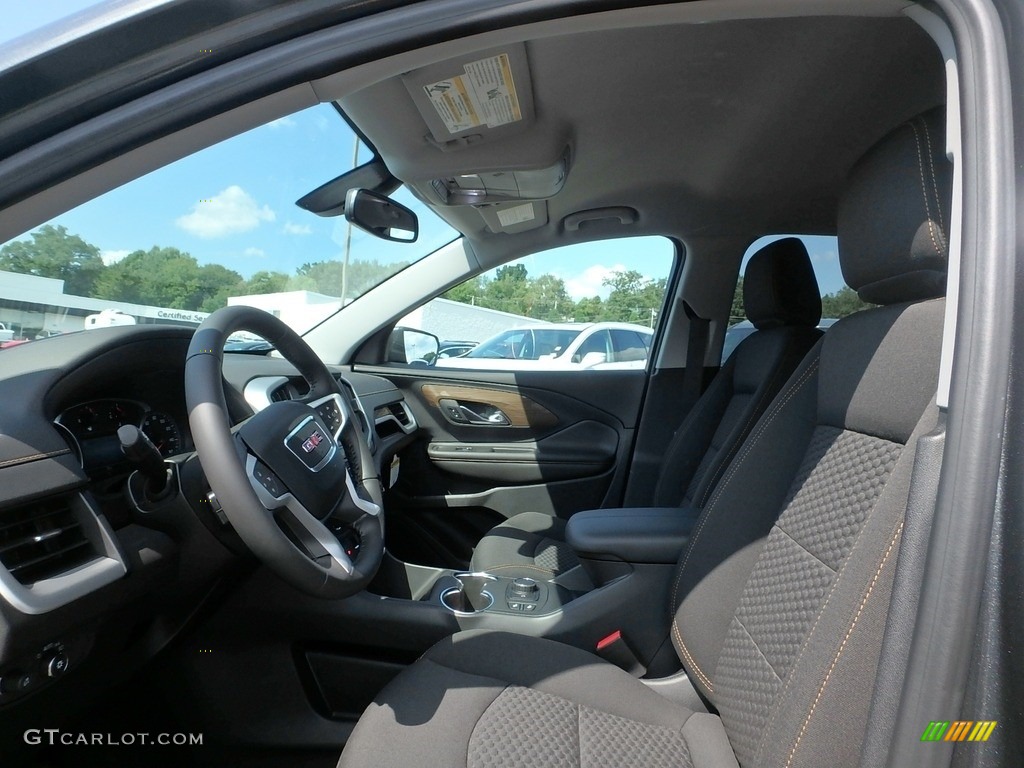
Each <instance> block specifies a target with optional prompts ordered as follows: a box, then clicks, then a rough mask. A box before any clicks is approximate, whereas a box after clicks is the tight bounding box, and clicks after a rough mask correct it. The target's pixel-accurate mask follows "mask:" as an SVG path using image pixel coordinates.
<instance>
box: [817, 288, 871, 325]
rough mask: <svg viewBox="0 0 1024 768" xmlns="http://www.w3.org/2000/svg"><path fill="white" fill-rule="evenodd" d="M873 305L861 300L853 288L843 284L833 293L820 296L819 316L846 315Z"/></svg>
mask: <svg viewBox="0 0 1024 768" xmlns="http://www.w3.org/2000/svg"><path fill="white" fill-rule="evenodd" d="M873 306H874V304H869V303H868V302H866V301H863V300H862V299H861V298H860V296H858V295H857V292H856V291H855V290H853V289H852V288H850V287H849V286H847V285H844V286H843V287H842V288H840V289H839V290H838V291H836V292H835V293H828V294H825V295H824V296H822V297H821V316H822V317H835V318H840V317H846V316H847V315H852V314H853V313H854V312H859V311H860V310H862V309H867V308H869V307H873Z"/></svg>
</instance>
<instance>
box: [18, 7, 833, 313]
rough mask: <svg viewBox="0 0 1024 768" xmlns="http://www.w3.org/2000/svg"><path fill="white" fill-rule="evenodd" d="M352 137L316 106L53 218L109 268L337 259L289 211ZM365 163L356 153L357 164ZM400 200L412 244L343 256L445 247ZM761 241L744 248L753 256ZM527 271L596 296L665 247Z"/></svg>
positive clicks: (612, 244)
mask: <svg viewBox="0 0 1024 768" xmlns="http://www.w3.org/2000/svg"><path fill="white" fill-rule="evenodd" d="M96 4H97V3H96V2H95V0H45V1H44V2H39V3H9V4H8V5H9V6H10V7H9V8H5V14H4V24H3V25H2V31H0V42H3V41H5V40H8V39H10V38H12V37H15V36H18V35H20V34H23V33H25V32H28V31H31V30H32V29H34V28H37V27H39V26H42V25H44V24H47V23H49V22H51V21H54V20H56V19H59V18H62V17H63V16H66V15H69V14H71V13H74V12H76V11H79V10H82V9H84V8H87V7H89V6H93V5H96ZM353 142H354V137H353V135H352V133H351V131H350V130H349V128H348V126H347V125H346V124H345V123H344V121H343V120H341V118H340V117H339V116H338V115H337V113H336V112H334V110H333V109H332V108H330V107H329V106H326V105H320V106H318V107H314V108H312V109H308V110H304V111H302V112H300V113H296V114H294V115H291V116H289V117H285V118H282V119H281V120H276V121H274V122H272V123H270V124H268V125H266V126H262V127H260V128H257V129H254V130H252V131H249V132H247V133H245V134H242V135H240V136H236V137H234V138H233V139H229V140H227V141H225V142H222V143H221V144H219V145H216V146H214V147H210V148H208V149H206V150H203V151H202V152H198V153H196V154H194V155H191V156H190V157H187V158H184V159H182V160H180V161H178V162H176V163H174V164H172V165H170V166H167V167H165V168H162V169H160V170H158V171H156V172H154V173H152V174H150V175H148V176H145V177H143V178H141V179H137V180H136V181H134V182H130V183H129V184H126V185H124V186H123V187H121V188H119V189H117V190H113V191H112V192H109V193H107V194H106V195H103V196H102V197H100V198H97V199H96V200H94V201H91V202H89V203H86V204H85V205H82V206H80V207H79V208H77V209H75V210H72V211H69V212H68V213H66V214H63V215H61V216H58V217H57V218H56V219H54V220H53V222H52V223H54V224H61V225H64V226H66V227H67V228H68V230H69V231H71V232H73V233H75V234H78V235H80V236H81V237H83V238H84V239H85V240H86V241H87V242H90V243H92V244H94V245H96V246H98V247H99V248H100V250H101V252H102V254H103V256H104V259H105V260H106V261H107V262H108V263H112V262H114V261H116V260H117V259H119V258H123V256H125V255H127V254H128V253H129V252H131V251H133V250H137V249H148V248H150V247H152V246H154V245H159V246H173V247H176V248H179V249H181V250H184V251H187V252H189V253H191V254H192V255H193V256H195V257H196V258H197V259H198V260H199V261H200V262H201V263H219V264H223V265H224V266H226V267H229V268H231V269H234V270H236V271H238V272H239V273H241V274H242V275H243V276H245V277H248V276H250V275H252V273H254V272H257V271H260V270H278V271H282V272H287V273H291V272H293V271H294V270H295V269H296V268H297V267H299V266H300V265H301V264H303V263H305V262H313V261H322V260H326V259H332V258H339V257H340V256H341V254H342V249H343V242H344V238H345V234H346V224H345V221H344V219H340V218H326V219H325V218H321V217H318V216H314V215H313V214H310V213H308V212H306V211H303V210H301V209H299V208H298V207H297V206H296V205H295V200H296V199H298V198H299V197H300V196H302V195H303V194H305V193H306V192H309V191H310V190H312V189H314V188H315V187H317V186H318V185H320V184H322V183H324V182H326V181H329V180H330V179H332V178H334V177H335V176H337V175H338V174H340V173H342V172H344V171H345V170H347V169H348V168H349V167H350V166H351V162H352V149H353ZM368 156H369V154H368V152H366V151H365V149H364V150H363V151H362V152H361V160H363V159H367V158H368ZM398 199H399V200H401V201H403V202H405V203H406V204H414V207H416V208H418V210H419V212H420V213H421V216H420V224H421V233H420V239H419V241H418V242H417V243H415V244H414V245H411V246H410V245H402V244H392V243H387V242H385V241H382V240H378V239H376V238H373V237H372V236H370V235H368V234H366V233H363V232H362V231H360V230H358V229H353V231H352V251H351V252H352V258H353V259H375V260H377V261H379V262H381V263H389V262H393V261H408V260H411V259H415V258H418V257H420V256H423V255H425V254H427V253H429V252H431V251H432V250H435V249H436V248H438V247H440V246H441V245H443V244H444V243H446V242H448V241H450V240H451V239H452V238H453V237H454V236H455V233H454V232H453V231H452V230H451V229H450V228H449V227H448V226H447V225H445V224H444V222H442V221H441V220H440V219H438V218H437V217H436V216H433V215H432V214H431V213H430V212H429V211H424V210H423V207H422V206H420V205H419V204H418V203H416V202H415V201H414V200H413V199H412V198H411V196H410V195H408V194H407V193H404V192H400V193H399V195H398ZM805 241H806V242H807V244H808V248H809V250H810V252H811V258H812V261H813V262H814V266H815V270H816V272H817V274H818V279H819V283H820V284H821V289H822V292H823V293H828V292H832V291H835V290H838V289H839V288H840V287H842V285H843V281H842V276H841V274H840V272H839V267H838V258H837V254H836V247H835V240H834V238H817V237H809V238H806V239H805ZM759 244H760V241H759V243H755V244H754V246H752V249H751V251H749V252H748V254H747V255H748V256H749V253H750V252H752V251H753V250H754V249H755V247H756V246H758V245H759ZM524 263H525V264H526V265H527V268H528V270H529V272H530V273H531V274H533V275H537V274H542V273H543V272H552V273H554V274H556V275H558V276H559V277H561V278H562V279H564V280H565V282H566V285H567V288H568V290H569V293H570V294H571V295H572V296H573V297H574V298H577V299H578V298H582V297H583V296H591V295H594V294H595V293H596V294H599V295H606V293H607V290H606V289H604V288H603V287H602V285H601V280H602V279H603V277H605V276H606V275H607V274H608V273H609V272H611V271H614V270H616V269H635V270H637V271H639V272H641V273H642V274H644V275H646V276H648V277H651V278H658V277H664V276H666V275H667V273H668V269H669V267H670V265H671V249H670V247H669V246H668V243H667V241H664V240H661V239H660V238H639V239H634V240H615V241H609V242H605V243H591V244H587V245H583V246H572V247H570V248H567V249H562V252H561V253H560V254H558V257H557V258H555V257H554V256H553V255H547V256H537V257H527V258H526V259H525V260H524Z"/></svg>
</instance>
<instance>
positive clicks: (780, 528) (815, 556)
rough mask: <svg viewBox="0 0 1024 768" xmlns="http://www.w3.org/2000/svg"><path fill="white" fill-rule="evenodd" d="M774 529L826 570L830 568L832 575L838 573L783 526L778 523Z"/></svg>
mask: <svg viewBox="0 0 1024 768" xmlns="http://www.w3.org/2000/svg"><path fill="white" fill-rule="evenodd" d="M773 527H774V528H777V529H778V530H779V532H780V533H782V534H784V535H785V537H786V538H787V539H789V540H790V541H792V542H793V543H794V544H796V545H797V546H798V547H800V549H802V550H803V551H804V552H806V553H807V554H808V555H810V556H811V557H813V558H814V559H815V560H817V561H818V562H819V563H821V564H822V565H824V566H825V567H826V568H828V569H829V570H830V571H832V573H837V571H836V569H835V568H833V567H832V566H831V565H829V564H828V563H826V562H825V561H824V560H822V559H821V558H820V557H818V556H817V555H816V554H814V553H813V552H811V550H809V549H808V548H807V547H805V546H804V545H803V544H802V543H801V542H800V541H798V540H797V538H796V537H795V536H794V535H793V534H792V533H790V532H789V531H787V530H786V529H785V528H783V527H782V526H781V525H779V524H778V523H776V524H775V525H774V526H773Z"/></svg>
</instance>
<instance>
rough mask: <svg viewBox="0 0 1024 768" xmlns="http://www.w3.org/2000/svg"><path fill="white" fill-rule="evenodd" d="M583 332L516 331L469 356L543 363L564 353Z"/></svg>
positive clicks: (507, 332) (501, 335) (490, 341)
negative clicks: (544, 359)
mask: <svg viewBox="0 0 1024 768" xmlns="http://www.w3.org/2000/svg"><path fill="white" fill-rule="evenodd" d="M581 332H582V331H579V330H571V329H557V330H556V329H547V328H542V329H539V330H538V329H534V328H517V329H514V330H511V331H504V332H503V333H499V334H498V335H497V336H493V337H492V338H490V339H488V340H487V341H484V342H482V343H481V344H480V346H478V347H476V348H475V349H473V350H471V351H470V352H468V353H467V354H466V355H465V356H466V357H484V358H488V359H491V360H498V359H507V360H541V359H543V358H553V357H557V356H558V355H560V354H562V353H563V352H564V351H565V349H566V347H568V346H569V345H570V344H572V343H573V341H575V339H576V337H577V336H579V335H580V333H581Z"/></svg>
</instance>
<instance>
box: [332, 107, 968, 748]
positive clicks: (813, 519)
mask: <svg viewBox="0 0 1024 768" xmlns="http://www.w3.org/2000/svg"><path fill="white" fill-rule="evenodd" d="M942 121H943V116H942V114H941V112H938V111H933V112H931V113H928V114H927V115H925V116H922V117H919V118H916V119H914V120H913V121H911V122H910V123H908V124H906V125H904V126H901V127H900V128H898V129H897V130H896V131H894V132H893V133H892V134H891V135H890V136H889V137H887V138H886V139H885V140H884V141H883V142H882V143H880V144H879V145H878V146H877V147H876V148H874V149H873V150H872V151H871V152H869V153H868V155H866V156H865V158H864V159H862V160H861V161H860V163H858V165H857V166H856V167H855V169H854V171H853V174H852V178H851V180H850V183H849V187H848V190H849V191H848V192H847V193H846V194H845V195H844V198H843V200H842V201H841V203H840V210H839V235H840V243H839V247H840V260H841V264H842V268H843V274H844V276H845V278H846V281H847V283H849V284H850V285H851V286H853V287H855V288H856V289H857V290H858V292H859V293H860V295H861V296H862V298H864V299H865V300H867V301H871V302H874V303H878V304H882V305H884V306H881V307H879V308H876V309H870V310H864V311H862V312H859V313H857V314H855V315H851V316H850V317H848V318H844V319H843V320H841V321H839V322H838V323H836V324H835V325H834V326H833V327H832V329H830V331H829V333H828V334H827V335H826V336H825V337H824V338H823V339H822V340H821V341H820V342H819V343H818V344H817V345H816V346H815V347H814V349H813V350H812V351H811V352H810V353H809V354H808V355H807V357H806V359H805V360H804V361H803V362H802V363H801V364H800V366H799V367H798V369H797V370H796V372H795V373H794V374H793V375H792V377H790V379H789V381H788V382H787V383H786V385H785V387H784V388H783V390H782V391H781V392H780V393H779V394H778V395H777V396H776V397H775V399H774V400H773V402H772V404H771V406H770V407H769V408H768V410H767V411H766V412H765V414H764V415H763V416H762V417H761V418H760V419H759V420H758V422H757V424H756V426H755V427H754V428H753V430H752V431H751V433H750V435H749V437H748V438H747V439H746V440H745V441H744V442H743V444H742V446H741V447H740V449H739V451H738V452H737V454H736V457H735V458H734V459H733V460H732V461H731V462H730V463H729V465H728V467H727V469H726V471H725V472H724V474H723V477H722V480H721V481H720V482H719V483H718V485H717V486H716V488H715V490H714V492H713V493H712V494H711V496H710V498H709V499H708V502H707V504H706V505H705V507H704V509H703V511H702V513H701V518H700V520H699V522H698V524H697V527H696V529H695V532H694V535H693V536H692V537H691V540H690V543H689V546H688V547H687V549H686V551H685V552H684V553H683V556H682V558H681V560H680V562H679V564H678V567H677V569H676V572H675V575H674V578H673V581H672V589H671V604H670V606H669V612H668V616H669V618H668V623H669V626H668V627H667V629H666V631H667V632H668V633H669V635H670V637H671V640H672V644H673V646H674V647H675V649H676V651H677V655H678V656H679V659H680V662H681V664H682V667H683V669H684V670H685V671H686V673H687V675H688V677H689V680H690V682H691V683H692V684H693V685H694V687H695V688H696V689H697V690H698V691H699V692H700V693H701V694H702V695H703V697H704V698H705V699H706V700H707V701H708V702H710V704H711V705H712V707H713V708H714V710H715V711H716V714H704V713H699V712H694V711H692V710H690V709H687V708H685V707H681V706H679V705H677V704H674V703H672V702H670V701H668V700H667V699H665V698H663V697H661V696H660V695H658V694H657V693H654V692H653V691H652V690H650V689H648V688H646V687H645V684H644V683H643V682H641V681H637V680H634V679H632V678H629V677H628V676H627V675H625V674H624V673H622V672H620V671H619V670H618V669H617V668H614V667H612V666H610V665H608V664H605V663H602V662H601V661H599V660H597V659H596V658H595V657H593V656H591V655H590V654H588V653H586V652H585V651H580V650H577V649H573V648H569V647H567V646H562V645H559V644H556V643H552V642H550V641H547V640H540V639H533V638H527V637H515V636H509V635H505V634H499V633H476V632H474V633H458V634H456V635H454V636H453V637H451V638H449V639H447V640H445V641H443V642H441V643H439V644H438V645H436V646H435V647H434V648H432V649H431V650H430V651H428V652H427V653H426V654H425V656H424V657H423V658H422V659H421V660H420V661H418V662H417V663H415V664H413V665H412V666H411V667H410V668H409V669H407V670H405V671H403V672H402V673H401V674H400V675H398V677H397V678H396V679H395V680H394V681H393V682H392V683H391V684H390V685H388V686H387V687H386V688H385V689H384V690H383V691H382V692H381V694H380V695H379V697H378V698H377V700H376V702H375V703H374V704H373V705H372V706H371V707H370V708H369V709H368V710H367V711H366V713H365V714H364V715H363V717H362V718H361V720H360V722H359V723H358V725H357V726H356V728H355V731H354V733H353V735H352V738H351V739H350V741H349V744H348V745H347V747H346V749H345V752H344V753H343V755H342V758H341V763H340V765H341V766H342V768H361V767H362V766H380V767H387V766H402V767H403V768H405V766H408V765H429V766H474V767H476V766H480V767H481V768H483V767H484V766H522V765H531V766H581V767H582V766H611V765H631V766H662V765H665V766H668V765H676V766H684V767H685V766H695V768H705V767H712V766H713V767H715V768H718V767H719V766H735V765H737V764H739V765H740V766H743V767H744V768H752V767H754V766H757V767H758V768H761V767H762V766H781V767H782V768H820V766H828V768H844V767H846V766H849V767H851V768H852V767H853V766H857V765H858V764H859V760H860V751H861V744H862V742H863V738H864V734H865V729H866V724H867V721H868V717H869V713H870V707H871V694H872V690H873V688H874V685H875V675H876V670H877V668H878V660H879V656H880V653H881V645H882V636H883V633H884V629H885V621H886V616H887V613H888V609H889V602H890V597H891V592H892V581H893V573H894V570H895V565H896V561H897V559H898V557H899V549H900V544H901V533H902V530H903V519H904V515H905V512H906V507H907V498H908V494H909V490H910V484H911V474H912V469H913V466H914V457H915V448H916V444H917V439H918V437H920V436H921V435H922V434H924V433H926V432H927V431H928V430H929V429H931V427H932V425H933V424H934V423H935V421H936V417H937V411H936V408H935V406H934V393H935V388H936V384H937V380H938V361H939V354H940V348H941V334H942V323H943V317H944V310H945V302H944V300H943V299H942V298H940V295H941V293H942V292H943V290H944V281H943V279H942V274H943V271H944V270H945V261H946V252H947V245H946V234H945V232H946V230H945V222H948V220H949V211H950V203H949V201H950V176H951V173H950V169H949V166H948V164H947V162H946V159H945V156H944V155H943V154H942V148H943V146H944V142H943V136H942V132H941V127H942V124H943V122H942ZM880 203H884V205H882V206H880ZM880 211H882V212H883V213H884V215H880V213H879V212H880ZM597 596H598V595H597V593H594V594H592V595H589V596H588V598H589V599H596V598H597ZM570 609H571V605H570ZM614 621H615V617H609V622H610V624H611V623H614ZM600 631H601V629H600V628H595V632H600ZM598 636H599V635H598Z"/></svg>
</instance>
